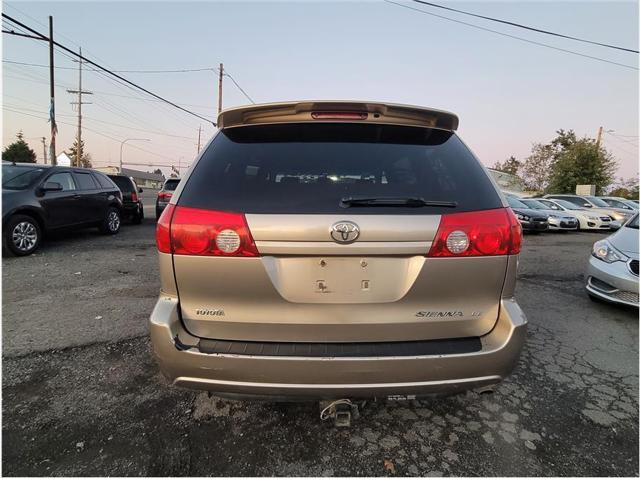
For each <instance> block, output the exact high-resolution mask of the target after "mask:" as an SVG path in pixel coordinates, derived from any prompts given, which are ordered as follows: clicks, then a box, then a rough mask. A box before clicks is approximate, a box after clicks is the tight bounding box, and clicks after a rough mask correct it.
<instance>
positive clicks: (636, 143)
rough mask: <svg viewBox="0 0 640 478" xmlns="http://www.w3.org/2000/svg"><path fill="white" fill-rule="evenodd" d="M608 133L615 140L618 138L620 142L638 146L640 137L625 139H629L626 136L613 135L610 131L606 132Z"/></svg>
mask: <svg viewBox="0 0 640 478" xmlns="http://www.w3.org/2000/svg"><path fill="white" fill-rule="evenodd" d="M606 133H607V134H608V135H609V136H613V137H614V138H616V139H617V140H618V141H622V142H623V143H629V144H631V145H633V146H638V139H639V138H638V137H637V136H636V137H635V139H625V138H627V137H626V136H623V135H620V134H614V133H611V132H610V131H606Z"/></svg>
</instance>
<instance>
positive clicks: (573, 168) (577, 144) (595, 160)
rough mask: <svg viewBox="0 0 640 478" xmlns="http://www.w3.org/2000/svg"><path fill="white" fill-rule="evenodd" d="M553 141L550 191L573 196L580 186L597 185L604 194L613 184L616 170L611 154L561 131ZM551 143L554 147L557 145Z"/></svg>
mask: <svg viewBox="0 0 640 478" xmlns="http://www.w3.org/2000/svg"><path fill="white" fill-rule="evenodd" d="M558 133H559V135H558V137H557V138H556V139H555V140H554V142H555V144H556V145H557V146H556V147H557V148H558V150H557V151H556V154H555V157H554V161H553V165H552V168H551V174H550V177H549V185H548V190H549V191H550V192H554V193H574V192H575V190H576V185H578V184H594V185H595V186H596V194H601V193H602V192H603V191H604V189H605V188H606V187H607V186H609V185H610V184H611V182H612V181H613V178H614V174H615V171H616V168H617V164H616V161H615V160H614V159H613V156H612V155H611V153H609V152H608V151H607V150H605V149H604V148H602V147H599V146H598V145H597V144H596V141H595V140H593V139H591V138H582V139H576V137H575V134H574V133H573V131H570V132H569V134H566V133H564V132H563V131H562V130H560V131H558ZM554 142H552V144H553V143H554Z"/></svg>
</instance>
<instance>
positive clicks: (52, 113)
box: [49, 15, 58, 166]
mask: <svg viewBox="0 0 640 478" xmlns="http://www.w3.org/2000/svg"><path fill="white" fill-rule="evenodd" d="M53 71H54V68H53V17H52V16H51V15H49V85H50V92H51V93H50V95H51V102H50V103H49V122H50V123H51V142H50V143H49V157H50V158H51V164H53V165H54V166H55V165H56V164H57V163H58V162H57V160H56V133H57V132H58V127H57V126H56V101H55V88H54V75H53Z"/></svg>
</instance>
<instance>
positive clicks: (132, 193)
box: [107, 174, 144, 224]
mask: <svg viewBox="0 0 640 478" xmlns="http://www.w3.org/2000/svg"><path fill="white" fill-rule="evenodd" d="M107 176H109V179H111V181H113V182H114V183H116V186H118V188H120V191H122V215H123V216H124V217H126V218H129V219H131V222H133V223H134V224H140V223H141V222H142V220H143V219H144V208H143V206H142V198H141V197H140V196H139V195H138V194H139V193H142V188H139V187H138V185H137V184H136V182H135V181H134V180H133V178H130V177H129V176H124V175H120V174H108V175H107Z"/></svg>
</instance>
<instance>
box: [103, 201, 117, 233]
mask: <svg viewBox="0 0 640 478" xmlns="http://www.w3.org/2000/svg"><path fill="white" fill-rule="evenodd" d="M121 225H122V217H121V215H120V211H119V210H118V209H117V208H115V207H110V208H108V209H107V213H106V214H105V216H104V219H103V220H102V224H101V225H100V232H101V233H103V234H118V231H120V226H121Z"/></svg>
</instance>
